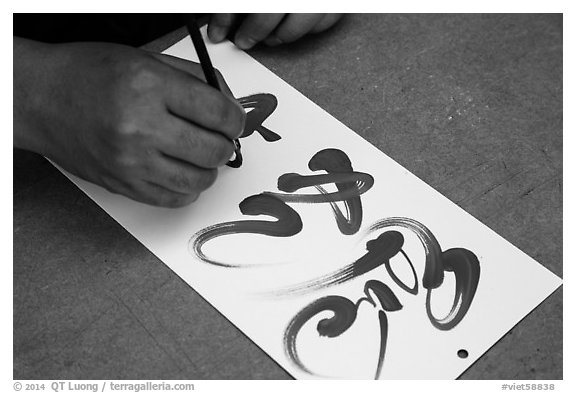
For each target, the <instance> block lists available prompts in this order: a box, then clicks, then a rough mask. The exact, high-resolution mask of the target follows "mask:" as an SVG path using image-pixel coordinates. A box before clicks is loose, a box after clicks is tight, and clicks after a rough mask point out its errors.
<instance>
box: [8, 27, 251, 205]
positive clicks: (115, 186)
mask: <svg viewBox="0 0 576 393" xmlns="http://www.w3.org/2000/svg"><path fill="white" fill-rule="evenodd" d="M219 79H220V85H221V86H222V87H223V88H225V90H226V94H223V93H221V92H219V91H218V90H216V89H214V88H212V87H210V86H209V85H207V84H206V83H205V82H204V77H203V73H202V69H201V67H200V65H199V64H196V63H192V62H188V61H185V60H181V59H177V58H174V57H170V56H166V55H160V54H153V53H149V52H145V51H142V50H139V49H134V48H131V47H126V46H122V45H115V44H101V43H81V44H62V45H45V44H39V43H35V42H31V41H27V40H22V39H18V38H15V40H14V144H15V147H19V148H24V149H27V150H32V151H35V152H37V153H40V154H42V155H44V156H46V157H48V158H50V159H51V160H53V161H54V162H56V163H57V164H59V165H61V166H62V167H63V168H65V169H66V170H68V171H70V172H72V173H73V174H75V175H77V176H80V177H82V178H84V179H86V180H88V181H91V182H93V183H96V184H99V185H101V186H103V187H105V188H106V189H108V190H110V191H112V192H115V193H120V194H123V195H126V196H128V197H130V198H132V199H135V200H137V201H140V202H144V203H148V204H153V205H159V206H168V207H177V206H183V205H186V204H189V203H191V202H193V201H194V200H196V199H197V198H198V195H199V194H200V193H201V192H202V191H204V190H205V189H207V188H208V187H209V186H210V185H212V184H213V182H214V181H215V179H216V175H217V168H218V167H219V166H222V165H224V164H226V162H227V161H228V160H229V159H230V157H231V156H232V155H233V152H234V145H233V142H232V139H235V138H237V137H238V136H239V135H240V134H241V133H242V131H243V128H244V121H245V116H246V115H245V113H244V110H243V109H242V107H241V106H240V105H239V104H238V103H237V102H236V101H235V100H234V98H233V96H232V94H231V93H230V90H229V89H228V87H227V86H226V84H225V82H224V81H223V79H222V78H221V77H219Z"/></svg>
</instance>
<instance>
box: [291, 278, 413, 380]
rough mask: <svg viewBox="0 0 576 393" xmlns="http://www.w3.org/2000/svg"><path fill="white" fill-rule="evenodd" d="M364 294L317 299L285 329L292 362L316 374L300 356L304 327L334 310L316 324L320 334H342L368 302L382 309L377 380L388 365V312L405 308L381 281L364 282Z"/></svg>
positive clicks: (325, 335)
mask: <svg viewBox="0 0 576 393" xmlns="http://www.w3.org/2000/svg"><path fill="white" fill-rule="evenodd" d="M371 293H374V296H375V297H376V299H374V297H373V296H372V295H371ZM364 294H365V295H366V296H365V297H362V298H360V299H359V300H358V301H357V302H356V303H352V302H351V301H350V300H349V299H347V298H345V297H342V296H326V297H323V298H320V299H318V300H315V301H314V302H312V303H310V304H309V305H308V306H306V307H304V308H303V309H302V310H301V311H300V312H299V313H298V314H296V315H295V316H294V318H292V320H291V321H290V322H289V324H288V326H287V328H286V331H285V332H284V351H285V353H286V355H287V356H288V358H289V359H290V361H292V362H293V363H294V364H295V365H296V366H298V367H299V368H300V369H301V370H302V371H304V372H307V373H309V374H312V375H314V372H313V371H311V370H310V369H309V368H308V367H306V365H304V363H303V362H302V360H301V359H300V357H299V355H298V351H297V348H296V339H297V338H298V333H299V332H300V330H301V329H302V328H303V327H304V325H305V324H306V323H307V322H308V321H309V320H310V319H312V318H314V317H315V316H316V315H318V314H320V313H321V312H324V311H332V312H333V313H334V315H333V316H332V317H330V318H324V319H322V320H320V321H319V322H318V325H317V326H316V330H317V331H318V334H319V335H320V336H324V337H331V338H333V337H338V336H340V335H341V334H342V333H344V332H346V331H347V330H348V329H349V328H350V327H351V326H352V325H353V324H354V322H355V321H356V317H357V315H358V309H359V306H360V304H361V303H362V302H363V301H366V302H368V303H370V304H371V305H372V306H373V307H375V308H380V309H379V310H378V320H379V323H380V351H379V353H378V363H377V367H376V373H375V379H378V377H379V376H380V373H381V371H382V367H383V365H384V357H385V354H386V343H387V341H388V318H387V317H386V313H385V312H384V311H389V312H392V311H398V310H400V309H402V304H401V303H400V301H399V300H398V298H397V297H396V295H394V293H393V292H392V290H391V289H390V288H388V286H387V285H386V284H384V283H382V282H380V281H377V280H369V281H368V282H366V284H365V285H364ZM376 301H378V303H379V305H378V304H376Z"/></svg>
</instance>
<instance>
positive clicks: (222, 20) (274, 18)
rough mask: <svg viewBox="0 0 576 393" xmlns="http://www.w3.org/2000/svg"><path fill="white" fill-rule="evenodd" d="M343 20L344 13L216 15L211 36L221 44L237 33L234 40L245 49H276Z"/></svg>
mask: <svg viewBox="0 0 576 393" xmlns="http://www.w3.org/2000/svg"><path fill="white" fill-rule="evenodd" d="M341 17H342V14H212V16H211V18H210V22H209V23H208V37H209V38H210V40H212V42H220V41H222V40H224V39H225V38H226V37H227V36H228V35H229V34H233V39H232V41H234V43H235V44H236V45H237V46H238V47H239V48H240V49H244V50H246V49H250V48H252V47H253V46H254V45H256V44H257V43H259V42H263V43H264V44H266V45H270V46H276V45H279V44H282V43H288V42H293V41H296V40H297V39H299V38H301V37H303V36H304V35H306V34H309V33H319V32H321V31H324V30H326V29H328V28H329V27H331V26H332V25H334V24H335V23H336V22H338V20H340V18H341Z"/></svg>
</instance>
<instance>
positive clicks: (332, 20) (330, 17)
mask: <svg viewBox="0 0 576 393" xmlns="http://www.w3.org/2000/svg"><path fill="white" fill-rule="evenodd" d="M342 15H343V14H326V15H325V16H324V17H323V18H322V20H321V21H320V22H319V23H318V24H317V25H316V26H314V28H313V29H312V30H310V32H311V33H320V32H322V31H324V30H327V29H329V28H330V27H332V26H334V25H335V24H336V22H338V21H339V20H340V19H341V18H342Z"/></svg>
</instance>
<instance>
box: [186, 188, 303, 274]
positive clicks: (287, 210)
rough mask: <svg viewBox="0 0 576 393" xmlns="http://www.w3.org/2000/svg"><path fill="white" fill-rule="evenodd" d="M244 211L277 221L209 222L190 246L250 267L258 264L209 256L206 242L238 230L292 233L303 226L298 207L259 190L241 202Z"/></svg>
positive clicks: (200, 254) (279, 234) (198, 252)
mask: <svg viewBox="0 0 576 393" xmlns="http://www.w3.org/2000/svg"><path fill="white" fill-rule="evenodd" d="M240 211H241V212H242V214H245V215H250V216H258V215H267V216H271V217H275V218H277V219H278V220H277V221H258V220H245V221H231V222H225V223H221V224H216V225H212V226H209V227H207V228H204V229H202V230H201V231H199V232H197V233H196V234H195V235H194V237H192V239H190V242H189V249H190V251H191V252H193V253H194V254H195V255H196V256H197V257H198V258H199V259H200V260H202V261H204V262H207V263H210V264H212V265H217V266H222V267H250V266H257V265H249V264H246V265H245V264H242V265H239V264H233V263H224V262H218V261H215V260H213V259H210V258H208V257H207V256H206V255H204V253H203V252H202V246H203V245H204V244H205V243H206V242H207V241H209V240H212V239H214V238H216V237H219V236H224V235H232V234H238V233H254V234H260V235H266V236H274V237H289V236H293V235H295V234H297V233H299V232H300V231H301V230H302V220H301V219H300V215H299V214H298V213H296V211H295V210H294V209H292V208H291V207H290V206H288V205H287V204H286V203H284V202H283V201H281V200H279V199H278V198H275V197H273V196H270V195H265V194H258V195H253V196H251V197H248V198H246V199H244V200H243V201H242V202H241V203H240Z"/></svg>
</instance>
